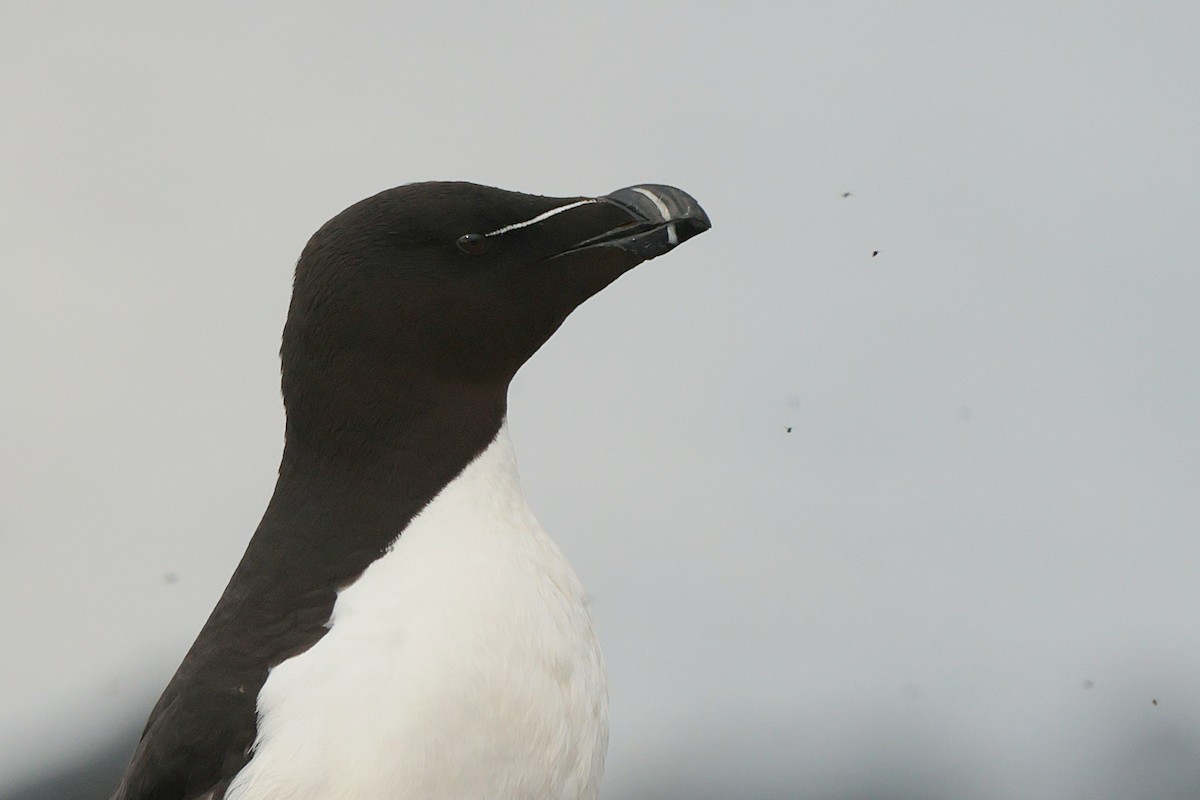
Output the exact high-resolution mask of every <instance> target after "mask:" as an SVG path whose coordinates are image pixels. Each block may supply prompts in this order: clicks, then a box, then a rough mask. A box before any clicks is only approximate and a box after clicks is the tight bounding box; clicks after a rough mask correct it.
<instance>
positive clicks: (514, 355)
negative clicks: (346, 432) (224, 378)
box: [281, 183, 710, 424]
mask: <svg viewBox="0 0 1200 800" xmlns="http://www.w3.org/2000/svg"><path fill="white" fill-rule="evenodd" d="M709 225H710V223H709V221H708V217H707V215H706V214H705V213H704V211H703V209H701V208H700V206H699V205H698V204H697V203H696V201H695V200H693V199H692V198H691V197H690V196H689V195H687V194H686V193H684V192H682V191H680V190H678V189H674V188H671V187H668V186H658V185H651V184H646V185H642V186H632V187H629V188H626V189H620V190H618V191H616V192H613V193H611V194H608V195H604V196H600V197H541V196H537V195H528V194H520V193H517V192H508V191H504V190H501V189H494V188H491V187H487V186H479V185H476V184H471V183H418V184H410V185H406V186H401V187H398V188H395V189H389V190H387V191H384V192H381V193H379V194H377V195H375V196H373V197H370V198H367V199H366V200H363V201H361V202H358V203H355V204H354V205H352V206H350V207H349V208H347V209H346V210H345V211H343V212H342V213H340V214H338V215H337V216H336V217H334V218H333V219H331V220H330V221H329V222H327V223H326V224H325V225H323V226H322V227H321V229H320V230H318V231H317V233H316V234H314V235H313V237H312V239H311V240H310V241H309V242H308V245H307V246H306V247H305V248H304V251H303V253H302V255H301V256H300V261H299V263H298V264H297V267H296V278H295V286H294V291H293V295H292V303H291V308H290V310H289V313H288V320H287V324H286V326H285V329H284V337H283V347H282V351H281V355H282V358H283V393H284V400H285V403H286V404H287V406H288V411H289V418H291V417H295V416H296V415H298V414H301V415H303V414H309V413H319V414H321V415H330V414H333V415H336V414H337V413H338V408H337V406H338V405H339V404H341V405H344V407H345V410H346V411H347V412H352V413H358V414H360V415H361V414H363V413H367V414H368V416H381V415H383V416H385V415H386V414H387V413H388V408H387V405H388V402H389V397H397V396H398V395H400V394H404V395H406V396H407V395H408V394H412V392H413V391H416V392H418V393H419V392H420V391H422V390H423V389H429V390H430V392H431V393H433V394H436V393H437V392H436V390H438V389H451V390H456V391H471V390H477V391H493V390H496V389H499V390H500V391H503V389H504V388H505V387H507V384H508V382H509V381H510V380H511V378H512V376H513V375H514V374H515V373H516V371H517V369H518V368H520V366H521V365H522V364H523V363H525V361H526V360H527V359H528V358H529V357H530V356H531V355H533V353H534V352H535V351H536V350H537V349H538V348H539V347H540V346H541V345H542V344H543V343H544V342H545V341H546V340H547V339H548V338H549V337H550V335H551V334H552V333H553V332H554V331H555V330H556V329H557V328H558V326H559V325H560V324H561V323H562V321H563V320H564V319H565V318H566V317H567V315H568V314H570V313H571V311H572V310H574V309H575V308H576V307H577V306H579V304H580V303H582V302H583V301H585V300H587V299H588V298H589V297H591V296H592V295H594V294H596V293H597V292H599V291H600V290H601V289H603V288H604V287H605V286H607V285H608V284H609V283H611V282H612V281H614V280H615V279H616V278H618V277H619V276H620V275H622V274H623V273H625V272H626V271H628V270H629V269H631V268H632V267H634V266H636V265H637V264H639V263H641V262H642V261H645V260H647V259H651V258H654V257H656V256H659V255H662V254H663V253H666V252H667V251H669V250H671V249H673V248H674V247H675V246H676V245H678V244H680V243H682V242H683V241H685V240H687V239H689V238H691V237H692V236H695V235H697V234H699V233H702V232H703V231H705V230H707V229H708V228H709ZM407 399H408V400H409V401H412V400H413V398H411V397H409V398H407ZM309 400H311V401H313V403H315V405H314V406H313V408H312V409H308V408H307V406H309V405H312V404H310V403H309V402H308V401H309ZM326 422H327V423H329V424H336V421H335V420H332V419H330V420H326Z"/></svg>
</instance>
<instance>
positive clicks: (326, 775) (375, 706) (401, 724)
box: [226, 424, 608, 800]
mask: <svg viewBox="0 0 1200 800" xmlns="http://www.w3.org/2000/svg"><path fill="white" fill-rule="evenodd" d="M258 714H259V729H258V736H257V739H256V741H255V745H254V754H253V757H252V758H251V760H250V763H249V764H248V765H247V766H246V767H245V768H244V769H243V770H242V771H241V773H239V774H238V776H237V777H236V778H235V780H234V782H233V784H232V785H231V786H230V789H229V791H228V793H227V795H226V797H227V800H284V798H286V799H287V800H409V799H410V798H411V800H451V799H453V800H476V799H477V800H593V798H595V796H596V794H597V791H598V789H599V783H600V775H601V772H602V771H603V768H604V752H605V748H606V745H607V739H608V709H607V698H606V692H605V683H604V666H603V663H602V661H601V657H600V650H599V647H598V646H597V643H596V639H595V634H594V633H593V630H592V623H591V618H590V616H589V614H588V610H587V601H586V598H585V596H584V593H583V588H582V587H581V586H580V583H579V580H578V578H577V577H576V576H575V573H574V572H573V571H572V569H571V567H570V565H569V564H568V563H567V561H566V559H565V558H564V556H563V554H562V552H561V551H560V550H559V549H558V547H557V546H556V545H555V544H554V543H553V542H552V541H551V540H550V538H549V537H548V536H547V535H546V533H545V531H543V530H542V528H541V526H540V525H539V524H538V523H537V520H535V519H534V517H533V515H532V513H531V512H530V510H529V508H528V506H527V505H526V504H525V499H524V497H523V495H522V493H521V487H520V483H519V480H518V478H517V471H516V461H515V459H514V457H513V452H512V445H511V443H510V441H509V438H508V430H507V424H506V425H505V426H503V427H502V428H501V429H500V432H499V434H497V436H496V439H495V441H493V442H492V444H491V445H490V446H489V447H488V448H487V450H486V451H484V452H483V453H482V454H481V455H480V456H479V457H478V458H476V459H475V461H473V462H472V463H471V464H470V465H469V466H467V468H466V469H465V470H463V472H462V473H461V474H460V475H459V476H458V478H456V479H455V480H454V481H453V482H452V483H450V484H449V485H448V486H446V487H445V489H443V490H442V492H441V493H440V494H439V495H438V496H437V497H436V498H435V499H434V500H433V502H431V503H430V504H429V505H428V506H426V508H425V509H424V510H423V511H422V512H421V513H420V514H419V515H418V516H417V517H416V518H415V519H413V521H412V522H411V523H410V524H409V525H408V527H407V528H405V529H404V531H403V535H401V536H400V537H399V538H398V539H397V540H396V542H395V544H394V545H393V547H392V548H391V550H389V552H388V553H387V554H386V555H385V556H384V557H383V558H381V559H379V560H378V561H376V562H375V563H373V564H372V565H371V566H370V567H369V568H368V569H367V570H366V571H365V572H363V574H362V576H361V577H360V578H359V579H358V580H357V581H356V582H355V583H354V584H353V585H351V586H349V587H347V588H346V589H344V590H343V591H342V592H341V593H340V594H339V595H338V598H337V602H336V604H335V606H334V609H333V615H332V618H331V620H330V630H329V633H328V634H326V635H325V636H324V638H322V639H321V640H320V641H319V642H317V643H316V644H315V645H314V646H313V647H312V648H310V649H309V650H307V651H306V652H304V653H302V654H301V655H298V656H296V657H294V658H292V659H289V660H288V661H285V662H283V663H282V664H280V665H278V666H277V667H275V668H274V669H273V670H271V673H270V675H269V676H268V677H267V681H266V683H265V684H264V686H263V688H262V690H261V692H260V693H259V696H258Z"/></svg>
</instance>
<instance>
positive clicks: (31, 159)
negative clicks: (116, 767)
mask: <svg viewBox="0 0 1200 800" xmlns="http://www.w3.org/2000/svg"><path fill="white" fill-rule="evenodd" d="M1197 30H1200V6H1198V5H1197V4H1195V3H1187V2H1177V3H1157V4H1131V3H1115V2H1114V3H1007V4H1002V5H1001V4H986V5H985V4H963V3H952V2H937V3H935V2H929V3H906V4H900V3H835V2H829V3H778V4H766V3H763V4H758V3H750V4H741V5H738V4H732V3H730V4H718V3H704V2H698V3H682V2H680V3H646V2H641V3H632V2H609V3H605V4H592V5H589V6H586V7H585V6H584V5H582V4H579V5H568V4H563V3H553V4H552V3H514V4H496V5H495V6H482V5H469V4H445V5H444V6H440V7H437V8H434V7H431V5H430V4H421V5H420V6H416V5H412V6H410V5H408V4H391V5H389V4H303V3H302V4H282V3H279V4H269V3H264V4H255V5H253V6H252V7H250V6H246V7H243V6H241V5H238V4H233V3H213V4H191V5H187V6H185V5H184V4H163V3H140V4H139V3H116V2H114V3H105V4H91V3H88V4H84V3H79V4H63V5H59V6H55V7H53V8H52V7H50V6H49V5H48V4H38V3H28V4H10V5H6V7H5V24H4V26H3V31H2V32H0V54H2V55H0V63H2V65H3V69H2V70H0V91H2V96H3V104H4V108H5V115H4V117H5V124H4V125H3V126H0V153H3V164H4V166H3V177H2V178H0V220H2V222H0V229H2V235H0V380H2V384H3V391H2V392H0V442H2V443H3V444H2V445H0V553H2V556H0V603H2V604H3V607H4V608H5V609H6V610H7V613H5V614H3V615H2V616H0V641H3V642H4V648H3V650H4V655H3V656H2V657H0V709H2V712H0V793H2V792H3V789H4V787H5V786H10V785H14V784H15V783H16V782H19V781H22V780H24V779H27V778H29V777H30V776H33V775H36V774H38V773H40V772H41V771H43V770H47V769H52V768H54V766H55V765H56V764H61V763H64V762H66V761H68V760H70V759H71V758H74V757H76V756H79V755H81V754H86V753H87V752H88V751H89V749H90V748H92V747H94V746H95V743H96V742H98V741H101V740H103V739H104V737H106V736H108V735H110V734H111V732H112V731H114V730H121V729H123V726H127V725H129V724H130V722H131V721H134V720H136V721H140V720H141V719H144V717H145V714H146V713H147V712H148V709H149V706H150V704H151V703H152V702H153V699H154V698H155V697H156V696H157V693H158V692H159V691H160V690H161V688H162V686H163V685H164V683H165V681H166V680H167V678H168V677H169V675H170V673H171V672H172V671H173V670H174V667H175V666H176V664H177V663H178V661H179V659H180V658H181V657H182V655H183V652H184V651H185V649H186V648H187V646H188V645H189V644H190V642H191V640H192V638H193V637H194V636H195V634H196V632H197V630H198V629H199V626H200V624H201V623H202V622H203V620H204V618H205V616H206V615H207V613H208V611H209V609H210V608H211V606H212V604H213V603H214V602H215V600H216V598H217V596H218V595H219V593H220V591H221V589H222V587H223V586H224V583H225V581H226V579H227V577H228V575H229V573H230V571H231V570H232V568H233V566H234V565H235V563H236V562H237V559H238V558H239V556H240V554H241V551H242V548H243V547H244V545H245V542H246V541H247V539H248V537H249V535H250V534H251V532H252V531H253V529H254V526H255V525H256V524H257V522H258V518H259V516H260V514H261V512H262V510H263V508H264V507H265V504H266V501H267V499H268V497H269V493H270V490H271V488H272V486H273V482H274V472H275V468H276V466H277V459H278V455H279V448H280V445H281V441H282V408H281V404H280V401H279V393H278V363H277V355H276V352H277V349H278V337H279V331H280V328H281V326H282V323H283V319H284V315H285V312H286V309H287V303H288V295H289V290H290V279H291V271H292V267H293V264H294V262H295V259H296V257H297V256H298V254H299V252H300V249H301V247H302V246H303V244H304V242H305V241H306V239H307V237H308V236H309V235H310V234H311V233H312V232H313V231H314V230H315V229H316V228H317V227H318V226H319V225H320V224H321V223H322V222H324V221H325V220H326V219H327V218H329V217H330V216H332V215H333V214H335V213H336V212H338V211H339V210H341V209H342V208H343V207H345V206H346V205H348V204H350V203H351V202H354V201H355V200H358V199H360V198H361V197H364V196H366V195H369V194H372V193H374V192H376V191H378V190H380V189H383V188H387V187H389V186H393V185H398V184H401V183H406V182H409V181H414V180H428V179H465V180H473V181H477V182H481V183H487V184H492V185H497V186H502V187H505V188H510V189H516V190H520V191H527V192H534V193H543V194H557V195H571V194H598V193H604V192H607V191H611V190H613V189H616V188H618V187H621V186H626V185H628V184H631V183H636V182H645V181H653V182H663V183H671V184H675V185H678V186H680V187H682V188H684V189H686V190H688V191H689V192H691V193H692V194H694V195H695V196H696V197H697V198H699V200H700V201H701V202H702V203H703V204H704V206H705V208H706V209H707V210H708V211H709V213H710V215H711V217H712V219H713V221H714V225H715V227H714V229H713V230H712V232H711V233H709V234H707V235H705V236H703V237H701V238H699V239H697V240H695V241H694V242H691V243H689V244H688V245H687V246H685V247H683V248H682V249H680V250H679V251H678V252H677V253H675V254H673V255H671V256H670V257H668V258H664V259H662V260H660V261H654V262H652V263H650V264H646V265H644V266H642V267H641V268H639V269H638V270H636V271H635V272H633V273H631V274H630V275H628V276H627V277H625V278H623V279H622V280H620V281H619V282H618V283H617V284H615V285H614V286H612V287H611V288H610V289H608V290H607V291H606V292H604V293H603V294H601V295H600V296H598V297H597V298H595V299H594V300H592V301H591V302H589V303H588V304H587V305H586V306H585V307H583V308H582V309H580V310H579V311H578V312H577V313H576V314H575V315H574V317H573V318H572V319H571V320H569V321H568V323H567V324H566V325H565V326H564V328H563V330H562V331H561V332H560V333H559V334H558V335H556V337H555V338H554V339H553V340H552V341H551V342H550V343H549V344H548V345H547V346H546V347H545V348H543V350H542V351H541V352H540V353H539V354H538V355H537V356H536V357H535V358H534V359H533V361H532V362H530V364H529V365H528V366H527V367H526V368H525V369H524V370H523V372H522V373H521V375H520V376H519V377H518V379H517V382H516V384H515V385H514V387H513V391H512V395H511V421H512V427H513V435H514V439H515V442H516V446H517V450H518V454H519V456H520V457H521V467H522V475H523V479H524V482H525V485H526V489H527V493H528V494H529V495H530V500H531V503H532V505H533V506H534V508H535V509H536V510H537V511H538V514H539V516H540V518H541V519H542V522H543V523H544V524H545V525H546V527H547V529H548V530H550V531H551V533H553V534H554V535H555V536H556V537H557V538H558V539H559V541H560V542H561V543H562V545H563V546H564V548H565V549H566V550H567V552H568V553H569V554H570V556H571V557H572V560H573V562H574V563H575V565H576V567H577V569H578V571H579V572H580V574H581V575H582V576H583V578H584V580H585V582H586V583H587V584H588V586H589V587H590V589H591V590H592V592H593V593H594V596H595V609H596V614H597V617H598V624H599V626H600V629H601V634H602V637H603V642H604V645H605V650H606V653H607V657H608V660H609V668H610V673H611V681H612V713H613V726H612V747H611V750H610V758H609V773H608V778H607V779H606V784H605V797H606V798H608V799H609V800H620V799H622V798H635V797H643V796H644V797H651V796H660V797H662V796H668V795H670V794H672V793H675V794H677V795H679V796H692V797H702V796H704V797H707V796H712V797H718V796H720V797H728V796H732V794H731V792H734V793H737V792H740V793H741V795H740V796H762V797H766V796H768V795H769V794H771V792H775V793H776V795H774V796H779V797H784V796H803V797H820V796H828V795H829V794H830V793H832V792H835V791H842V790H844V789H845V787H846V786H847V785H849V784H848V781H849V782H850V783H853V784H854V785H855V786H857V787H859V788H858V789H855V790H854V791H858V792H859V794H858V795H854V796H860V795H861V796H866V795H868V794H870V792H872V791H874V792H876V793H875V794H870V796H871V797H884V796H887V797H901V796H904V797H908V796H913V797H918V796H919V797H924V798H930V797H947V798H950V797H953V798H971V799H972V800H974V798H997V799H1000V798H1006V799H1007V798H1014V797H1020V798H1023V799H1025V800H1036V799H1037V798H1054V799H1055V800H1062V799H1063V798H1085V797H1086V798H1097V797H1114V798H1116V797H1133V796H1138V797H1141V798H1151V797H1175V796H1182V794H1179V793H1181V792H1184V791H1185V789H1181V788H1180V786H1182V785H1183V784H1173V783H1171V781H1173V780H1176V778H1175V777H1171V776H1180V775H1182V776H1183V777H1182V778H1178V780H1194V781H1196V782H1197V783H1192V784H1188V785H1190V786H1192V788H1195V786H1196V785H1200V767H1197V766H1196V764H1200V723H1198V721H1200V681H1198V679H1197V675H1198V674H1200V633H1198V623H1197V620H1200V579H1198V578H1197V574H1198V572H1200V570H1198V565H1200V423H1198V421H1197V411H1198V409H1200V313H1198V307H1200V271H1198V269H1197V266H1198V262H1200V225H1198V224H1197V221H1198V220H1200V191H1198V189H1197V187H1198V186H1200V147H1198V146H1197V141H1198V140H1200V135H1198V133H1197V131H1198V130H1200V90H1198V89H1197V87H1198V86H1200V55H1198V52H1200V51H1198V50H1197V47H1196V31H1197ZM847 191H849V192H853V194H854V196H853V197H850V198H843V197H842V193H843V192H847ZM876 250H878V251H879V254H878V256H876V257H872V255H871V254H872V252H873V251H876ZM789 426H790V427H791V429H792V430H791V432H790V433H788V432H787V428H788V427H789ZM1155 700H1156V701H1157V705H1154V704H1153V702H1152V701H1155ZM134 724H137V722H134ZM855 781H857V782H858V783H854V782H855ZM872 781H878V782H879V785H880V786H884V787H886V788H884V789H878V790H877V789H873V788H870V787H871V786H874V785H875V784H873V783H871V782H872ZM1156 781H1157V783H1156ZM721 787H729V788H728V790H726V789H722V788H721ZM789 787H793V788H789ZM839 787H840V788H839ZM863 787H866V788H863ZM1156 787H1157V788H1156ZM109 788H110V787H108V786H104V787H99V788H98V790H97V796H98V797H101V796H105V792H107V790H108V789H109ZM706 792H707V793H709V794H705V793H706ZM905 792H910V793H909V794H905ZM1172 792H1176V794H1172Z"/></svg>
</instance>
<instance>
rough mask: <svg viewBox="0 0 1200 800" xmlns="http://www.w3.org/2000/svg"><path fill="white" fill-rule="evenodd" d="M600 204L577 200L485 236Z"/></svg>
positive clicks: (593, 200)
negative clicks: (573, 209) (580, 207)
mask: <svg viewBox="0 0 1200 800" xmlns="http://www.w3.org/2000/svg"><path fill="white" fill-rule="evenodd" d="M651 196H653V195H651ZM599 202H600V201H599V200H597V199H596V198H594V197H589V198H588V199H586V200H576V201H575V202H574V203H567V204H566V205H565V206H559V207H558V208H552V209H550V210H549V211H545V212H543V213H541V214H538V215H537V216H536V217H534V218H533V219H527V220H525V221H524V222H514V223H513V224H512V225H505V226H504V227H503V228H497V229H496V230H494V231H492V232H491V233H486V234H484V235H485V236H499V235H500V234H502V233H508V232H509V231H515V230H517V229H518V228H524V227H527V226H529V225H534V224H536V223H538V222H541V221H542V220H544V219H549V218H550V217H553V216H554V215H555V214H561V213H562V212H564V211H570V210H571V209H572V208H577V207H579V206H586V205H588V204H589V203H599Z"/></svg>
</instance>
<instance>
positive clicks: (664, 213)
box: [633, 186, 671, 222]
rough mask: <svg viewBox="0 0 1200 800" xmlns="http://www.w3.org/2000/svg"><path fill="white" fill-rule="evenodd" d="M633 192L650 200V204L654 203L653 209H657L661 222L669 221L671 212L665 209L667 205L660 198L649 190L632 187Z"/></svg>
mask: <svg viewBox="0 0 1200 800" xmlns="http://www.w3.org/2000/svg"><path fill="white" fill-rule="evenodd" d="M633 190H634V191H635V192H637V193H638V194H640V195H645V196H646V197H649V198H650V202H652V203H654V207H655V208H657V209H658V213H659V214H662V218H663V222H670V221H671V210H670V209H668V208H667V204H666V203H664V202H663V201H662V198H661V197H659V196H658V195H656V194H655V193H654V192H652V191H650V190H649V189H643V188H642V187H641V186H634V187H633Z"/></svg>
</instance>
